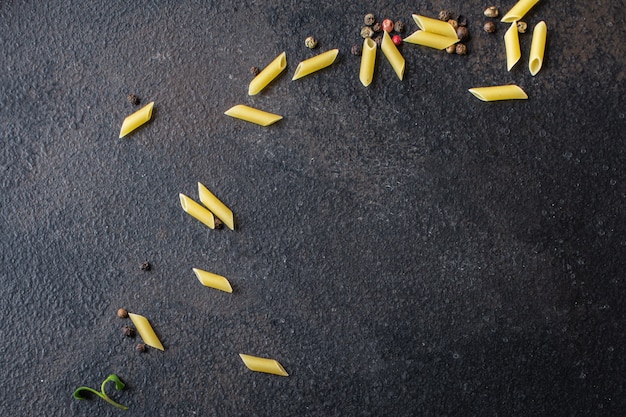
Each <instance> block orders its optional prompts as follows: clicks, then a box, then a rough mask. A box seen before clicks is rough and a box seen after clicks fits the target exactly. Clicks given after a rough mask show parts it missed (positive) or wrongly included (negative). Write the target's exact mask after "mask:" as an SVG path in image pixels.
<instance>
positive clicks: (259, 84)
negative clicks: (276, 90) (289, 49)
mask: <svg viewBox="0 0 626 417" xmlns="http://www.w3.org/2000/svg"><path fill="white" fill-rule="evenodd" d="M285 68H287V55H286V54H285V52H283V53H282V54H280V55H278V56H277V57H276V58H275V59H274V60H273V61H272V62H270V63H269V65H268V66H267V67H265V68H263V71H261V72H260V73H259V74H258V75H257V76H256V77H254V79H253V80H252V81H251V82H250V86H249V87H248V94H249V95H251V96H253V95H255V94H259V93H260V92H261V91H262V90H263V89H264V88H265V87H267V85H268V84H269V83H271V82H272V80H273V79H274V78H276V77H278V76H279V75H280V73H281V72H283V70H284V69H285Z"/></svg>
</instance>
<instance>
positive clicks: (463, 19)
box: [456, 15, 467, 26]
mask: <svg viewBox="0 0 626 417" xmlns="http://www.w3.org/2000/svg"><path fill="white" fill-rule="evenodd" d="M456 21H457V22H459V26H467V17H465V16H463V15H459V17H458V18H457V19H456Z"/></svg>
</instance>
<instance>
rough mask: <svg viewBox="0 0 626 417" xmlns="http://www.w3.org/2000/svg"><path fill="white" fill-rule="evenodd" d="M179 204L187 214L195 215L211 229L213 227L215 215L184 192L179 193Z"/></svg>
mask: <svg viewBox="0 0 626 417" xmlns="http://www.w3.org/2000/svg"><path fill="white" fill-rule="evenodd" d="M178 196H179V197H180V205H181V206H182V207H183V210H185V211H186V212H187V213H188V214H190V215H191V216H192V217H195V218H196V219H197V220H199V221H201V222H202V223H204V224H205V225H207V226H209V228H211V229H215V216H213V213H211V212H210V211H209V210H207V209H205V208H204V207H202V206H201V205H200V204H198V203H196V202H195V201H193V200H192V199H191V198H189V197H187V196H186V195H185V194H179V195H178Z"/></svg>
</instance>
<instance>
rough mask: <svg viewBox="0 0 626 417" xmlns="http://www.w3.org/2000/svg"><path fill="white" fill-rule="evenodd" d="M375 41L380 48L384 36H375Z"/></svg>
mask: <svg viewBox="0 0 626 417" xmlns="http://www.w3.org/2000/svg"><path fill="white" fill-rule="evenodd" d="M374 42H376V45H377V46H378V47H379V48H380V46H381V45H382V44H383V37H382V36H376V37H375V38H374Z"/></svg>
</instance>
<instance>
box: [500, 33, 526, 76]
mask: <svg viewBox="0 0 626 417" xmlns="http://www.w3.org/2000/svg"><path fill="white" fill-rule="evenodd" d="M504 46H505V48H506V68H507V70H509V71H511V68H513V66H514V65H515V64H516V63H517V61H519V59H520V58H521V57H522V51H521V50H520V47H519V34H518V32H517V22H513V23H511V27H510V28H509V30H507V31H506V33H505V34H504Z"/></svg>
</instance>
